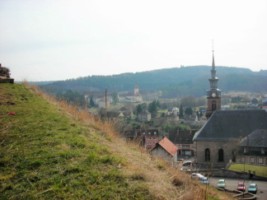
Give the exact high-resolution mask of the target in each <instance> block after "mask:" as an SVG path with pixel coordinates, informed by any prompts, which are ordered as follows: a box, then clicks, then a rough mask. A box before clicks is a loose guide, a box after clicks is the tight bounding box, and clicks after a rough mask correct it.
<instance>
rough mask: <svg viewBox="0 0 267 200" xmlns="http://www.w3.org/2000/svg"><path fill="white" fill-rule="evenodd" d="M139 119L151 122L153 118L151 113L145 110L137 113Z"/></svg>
mask: <svg viewBox="0 0 267 200" xmlns="http://www.w3.org/2000/svg"><path fill="white" fill-rule="evenodd" d="M137 119H138V120H139V121H141V122H149V121H150V120H151V113H150V112H148V111H143V112H141V113H139V114H138V115H137Z"/></svg>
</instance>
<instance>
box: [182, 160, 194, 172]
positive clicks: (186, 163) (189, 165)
mask: <svg viewBox="0 0 267 200" xmlns="http://www.w3.org/2000/svg"><path fill="white" fill-rule="evenodd" d="M192 164H193V162H192V161H191V160H188V161H184V163H183V164H182V167H181V171H191V170H192Z"/></svg>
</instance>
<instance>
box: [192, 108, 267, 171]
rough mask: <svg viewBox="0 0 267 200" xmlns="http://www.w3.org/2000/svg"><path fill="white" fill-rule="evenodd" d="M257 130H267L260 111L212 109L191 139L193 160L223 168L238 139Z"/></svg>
mask: <svg viewBox="0 0 267 200" xmlns="http://www.w3.org/2000/svg"><path fill="white" fill-rule="evenodd" d="M257 129H267V112H266V111H264V110H225V111H216V112H215V113H213V115H212V116H211V117H210V119H209V120H208V121H207V123H206V124H205V125H204V126H203V127H202V128H201V129H200V130H199V131H197V132H196V134H195V136H194V138H193V141H194V147H195V150H196V155H195V158H196V161H197V162H198V163H201V164H206V165H210V164H212V165H213V167H224V166H225V165H226V164H227V163H228V162H229V161H230V160H231V161H235V157H236V155H237V152H238V145H239V142H240V140H241V139H242V138H244V137H246V136H247V135H249V134H250V133H252V132H253V131H255V130H257Z"/></svg>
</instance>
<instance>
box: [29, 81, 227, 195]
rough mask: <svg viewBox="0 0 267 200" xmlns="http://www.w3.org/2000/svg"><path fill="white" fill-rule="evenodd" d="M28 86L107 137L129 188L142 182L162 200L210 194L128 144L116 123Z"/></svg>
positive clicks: (159, 160) (141, 150)
mask: <svg viewBox="0 0 267 200" xmlns="http://www.w3.org/2000/svg"><path fill="white" fill-rule="evenodd" d="M25 84H26V86H27V87H28V88H30V89H31V90H32V91H33V92H34V93H35V94H37V95H39V96H42V97H43V98H45V99H46V100H47V101H48V102H50V103H52V104H54V105H56V107H57V108H58V109H59V110H61V111H62V112H64V113H66V114H67V115H68V116H69V117H70V118H72V119H74V120H76V121H77V122H79V123H82V124H83V125H86V126H88V127H89V128H90V129H91V131H92V129H95V130H94V131H95V132H97V133H101V134H102V135H103V136H105V137H101V138H102V139H101V140H100V141H101V143H102V145H104V146H106V147H108V149H109V150H110V151H111V152H112V153H114V154H115V155H116V156H119V157H120V158H122V163H121V165H119V166H118V168H119V169H120V170H121V172H122V173H123V174H124V175H125V176H126V177H128V180H129V184H130V183H131V181H142V182H143V183H144V184H146V185H147V186H148V188H149V191H150V192H151V194H153V195H154V196H155V197H156V199H159V200H162V199H165V200H169V199H181V200H202V199H205V196H206V195H207V194H205V187H204V186H203V185H200V184H198V183H197V182H195V181H192V180H191V179H190V177H189V176H188V175H187V174H185V173H183V172H181V171H179V170H178V169H176V168H175V167H173V166H171V165H170V164H168V163H166V162H165V161H163V160H161V159H158V158H153V157H151V155H150V154H148V153H147V152H146V150H145V149H143V148H142V147H140V146H138V145H137V144H136V143H133V142H129V141H126V140H125V139H123V138H121V137H119V136H118V134H117V133H116V131H115V129H114V128H113V125H112V122H110V121H104V122H103V121H101V120H99V119H98V118H97V117H95V116H93V115H91V114H90V113H89V112H88V110H85V109H80V108H78V107H76V106H73V105H69V104H68V103H66V102H64V101H57V100H56V99H55V98H53V97H52V96H49V95H47V94H45V93H43V92H42V91H41V90H40V89H39V88H38V87H36V86H30V85H28V84H27V83H25ZM208 194H209V195H210V196H214V195H215V194H216V196H219V197H220V199H222V200H224V199H230V197H229V196H225V195H224V194H220V193H219V192H217V191H216V190H213V189H209V190H208Z"/></svg>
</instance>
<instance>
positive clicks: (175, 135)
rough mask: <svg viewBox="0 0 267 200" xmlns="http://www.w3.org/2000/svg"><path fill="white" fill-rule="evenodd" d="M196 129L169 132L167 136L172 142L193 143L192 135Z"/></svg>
mask: <svg viewBox="0 0 267 200" xmlns="http://www.w3.org/2000/svg"><path fill="white" fill-rule="evenodd" d="M195 132H196V131H181V130H179V131H178V132H176V131H175V132H174V131H173V132H170V133H169V138H170V140H171V141H172V142H173V143H174V144H193V140H192V139H193V137H194V134H195Z"/></svg>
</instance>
